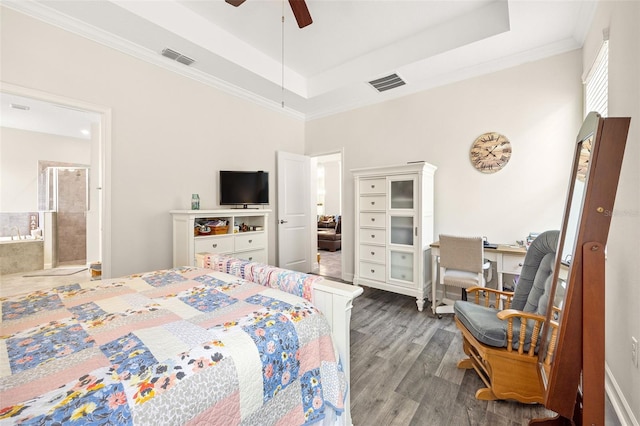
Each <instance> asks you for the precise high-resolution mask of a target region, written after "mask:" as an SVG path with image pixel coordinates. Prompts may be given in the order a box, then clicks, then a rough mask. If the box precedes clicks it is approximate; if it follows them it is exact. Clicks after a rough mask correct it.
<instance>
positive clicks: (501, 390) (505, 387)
mask: <svg viewBox="0 0 640 426" xmlns="http://www.w3.org/2000/svg"><path fill="white" fill-rule="evenodd" d="M558 237H559V232H558V231H547V232H544V233H542V234H540V235H539V236H538V237H537V238H536V239H535V240H534V241H533V243H532V244H531V246H530V247H529V249H528V251H527V254H526V256H525V259H524V264H523V266H522V272H521V274H520V279H519V280H518V283H517V285H516V288H515V292H506V291H498V290H494V289H490V288H481V287H471V288H468V289H467V292H468V295H469V299H470V300H469V301H456V302H455V304H454V313H455V323H456V326H457V327H458V329H459V330H460V331H461V332H462V338H463V350H464V352H465V354H467V355H468V356H469V358H466V359H463V360H462V361H460V362H459V363H458V367H459V368H473V369H475V370H476V372H477V373H478V375H479V376H480V378H481V379H482V381H483V382H484V384H485V385H486V387H485V388H481V389H479V390H478V391H477V392H476V398H477V399H481V400H496V399H515V400H517V401H520V402H524V403H534V402H535V403H543V402H544V388H543V385H542V383H541V380H540V377H539V375H540V372H539V367H538V349H539V346H540V343H541V332H542V328H543V327H542V326H543V324H544V323H545V320H546V312H547V306H548V304H549V300H548V298H549V292H550V286H551V284H552V281H553V266H554V262H555V254H556V250H557V246H558ZM500 306H504V309H503V310H500V309H498V308H496V307H500ZM553 310H554V312H553V316H552V320H551V321H550V323H549V325H548V327H549V330H550V333H549V334H548V336H549V338H548V342H547V345H546V348H547V349H546V353H545V354H544V365H547V366H548V365H549V362H550V360H551V359H552V357H553V352H554V349H555V345H556V338H557V327H558V324H557V321H555V320H554V319H553V318H556V317H557V316H558V315H559V312H560V309H559V308H558V307H555V306H554V307H553Z"/></svg>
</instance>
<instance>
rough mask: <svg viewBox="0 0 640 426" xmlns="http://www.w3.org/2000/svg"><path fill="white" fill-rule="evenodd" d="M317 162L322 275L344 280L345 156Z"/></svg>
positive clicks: (331, 155)
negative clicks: (343, 212)
mask: <svg viewBox="0 0 640 426" xmlns="http://www.w3.org/2000/svg"><path fill="white" fill-rule="evenodd" d="M314 158H315V159H316V162H317V166H316V170H317V176H316V178H317V202H316V206H317V211H316V214H317V216H318V230H317V245H318V266H319V274H320V275H322V276H325V277H329V278H335V279H339V280H341V279H342V164H343V161H342V152H336V153H329V154H323V155H318V156H315V157H314Z"/></svg>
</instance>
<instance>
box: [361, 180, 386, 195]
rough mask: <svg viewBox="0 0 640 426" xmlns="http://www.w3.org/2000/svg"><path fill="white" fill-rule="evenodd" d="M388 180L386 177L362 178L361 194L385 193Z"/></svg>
mask: <svg viewBox="0 0 640 426" xmlns="http://www.w3.org/2000/svg"><path fill="white" fill-rule="evenodd" d="M386 184H387V180H386V179H385V178H379V179H362V180H361V181H360V193H361V194H384V193H385V192H386V187H385V185H386Z"/></svg>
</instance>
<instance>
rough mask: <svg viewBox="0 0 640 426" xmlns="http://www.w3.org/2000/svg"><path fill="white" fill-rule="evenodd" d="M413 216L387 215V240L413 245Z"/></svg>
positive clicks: (392, 242)
mask: <svg viewBox="0 0 640 426" xmlns="http://www.w3.org/2000/svg"><path fill="white" fill-rule="evenodd" d="M413 228H414V224H413V216H390V217H389V230H390V232H389V234H390V235H389V242H390V243H391V244H401V245H403V246H413V241H414V231H413Z"/></svg>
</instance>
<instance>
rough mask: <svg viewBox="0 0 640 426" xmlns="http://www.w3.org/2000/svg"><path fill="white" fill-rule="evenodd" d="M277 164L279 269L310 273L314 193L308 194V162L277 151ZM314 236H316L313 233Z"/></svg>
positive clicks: (309, 188) (309, 179)
mask: <svg viewBox="0 0 640 426" xmlns="http://www.w3.org/2000/svg"><path fill="white" fill-rule="evenodd" d="M277 161H278V164H277V167H278V216H277V217H276V221H277V226H278V266H280V267H281V268H286V269H292V270H294V271H300V272H311V270H312V264H311V262H312V259H311V258H312V256H311V253H312V247H311V235H312V234H311V231H312V228H311V224H312V223H315V216H314V215H312V210H311V207H312V205H313V204H315V192H312V190H311V185H312V182H311V181H312V179H311V174H310V170H311V159H310V158H309V157H306V156H304V155H299V154H292V153H289V152H282V151H278V154H277ZM314 183H315V181H314ZM312 194H313V199H312ZM313 232H314V235H315V229H313ZM314 243H315V241H314Z"/></svg>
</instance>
